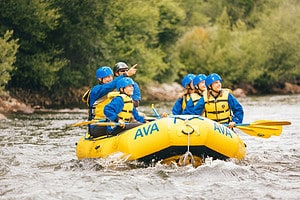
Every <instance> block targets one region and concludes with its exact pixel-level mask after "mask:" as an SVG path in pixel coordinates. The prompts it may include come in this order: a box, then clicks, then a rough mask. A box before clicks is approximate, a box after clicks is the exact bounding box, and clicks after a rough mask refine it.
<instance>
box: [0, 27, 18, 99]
mask: <svg viewBox="0 0 300 200" xmlns="http://www.w3.org/2000/svg"><path fill="white" fill-rule="evenodd" d="M12 34H13V31H6V33H5V34H4V36H3V38H2V37H1V38H0V94H2V93H3V92H4V86H5V85H6V84H7V82H8V81H9V80H10V72H11V71H12V70H13V68H14V66H13V64H14V62H15V61H16V56H15V55H16V52H17V49H18V47H19V45H18V44H17V42H18V40H13V39H11V37H12Z"/></svg>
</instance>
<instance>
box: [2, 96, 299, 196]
mask: <svg viewBox="0 0 300 200" xmlns="http://www.w3.org/2000/svg"><path fill="white" fill-rule="evenodd" d="M239 100H240V102H241V103H242V105H243V107H244V110H245V119H244V123H248V122H253V121H255V120H258V119H270V120H287V121H291V122H292V125H290V126H284V128H283V132H282V135H280V136H279V137H271V138H268V139H263V138H257V137H253V136H249V135H246V134H244V133H242V132H240V133H239V135H240V137H241V138H242V139H243V140H244V142H245V143H246V144H247V155H246V157H245V159H243V160H242V161H236V160H229V161H220V160H214V161H212V160H211V159H209V158H208V159H207V160H206V161H205V163H204V164H203V165H201V166H199V167H197V168H194V167H192V166H185V167H177V166H174V165H171V166H164V165H161V164H156V165H153V166H149V167H146V168H145V167H141V165H140V164H139V163H137V162H130V163H127V162H123V161H118V160H116V159H115V158H114V156H112V157H110V158H107V159H86V160H81V161H78V160H77V157H76V154H75V143H76V142H77V141H78V140H79V138H80V137H81V136H82V135H83V134H84V132H85V127H70V124H72V123H75V122H79V121H85V120H86V115H87V114H86V111H85V110H81V109H72V110H68V109H66V110H46V111H41V112H36V113H34V114H30V115H25V114H14V115H11V116H9V119H8V120H5V121H1V122H0V130H1V133H0V199H43V200H44V199H72V200H74V199H75V200H76V199H299V197H300V143H299V142H300V131H299V130H300V114H299V113H300V95H284V96H263V97H246V98H242V99H239ZM171 104H172V103H156V104H155V106H156V109H157V110H158V111H159V113H162V112H164V111H167V112H170V109H171V108H170V106H171ZM140 111H143V112H145V113H149V114H152V113H151V108H150V106H142V107H141V108H140Z"/></svg>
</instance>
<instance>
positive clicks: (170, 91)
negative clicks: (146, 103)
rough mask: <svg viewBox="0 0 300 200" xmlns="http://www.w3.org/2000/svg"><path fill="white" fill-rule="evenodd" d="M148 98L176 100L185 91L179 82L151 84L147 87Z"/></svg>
mask: <svg viewBox="0 0 300 200" xmlns="http://www.w3.org/2000/svg"><path fill="white" fill-rule="evenodd" d="M146 91H147V92H146V99H147V100H160V101H173V100H176V99H177V98H178V97H179V96H180V95H181V94H182V91H183V88H182V86H181V85H180V84H178V83H170V84H166V83H163V84H151V85H150V86H148V87H147V88H146Z"/></svg>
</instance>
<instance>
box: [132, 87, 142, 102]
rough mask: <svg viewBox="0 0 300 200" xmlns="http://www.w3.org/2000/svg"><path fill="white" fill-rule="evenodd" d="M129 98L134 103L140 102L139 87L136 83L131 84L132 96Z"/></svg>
mask: <svg viewBox="0 0 300 200" xmlns="http://www.w3.org/2000/svg"><path fill="white" fill-rule="evenodd" d="M131 98H132V99H133V100H134V101H141V99H142V98H141V91H140V87H139V85H138V84H137V83H136V82H134V84H133V94H132V96H131Z"/></svg>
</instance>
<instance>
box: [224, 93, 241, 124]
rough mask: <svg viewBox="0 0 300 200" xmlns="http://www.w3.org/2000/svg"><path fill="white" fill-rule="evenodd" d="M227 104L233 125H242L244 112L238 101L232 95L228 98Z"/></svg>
mask: <svg viewBox="0 0 300 200" xmlns="http://www.w3.org/2000/svg"><path fill="white" fill-rule="evenodd" d="M228 104H229V107H230V110H231V111H232V115H233V116H232V121H233V122H235V123H242V122H243V119H244V110H243V107H242V105H241V104H240V103H239V102H238V100H237V99H236V98H235V97H234V96H233V95H232V94H229V96H228Z"/></svg>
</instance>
